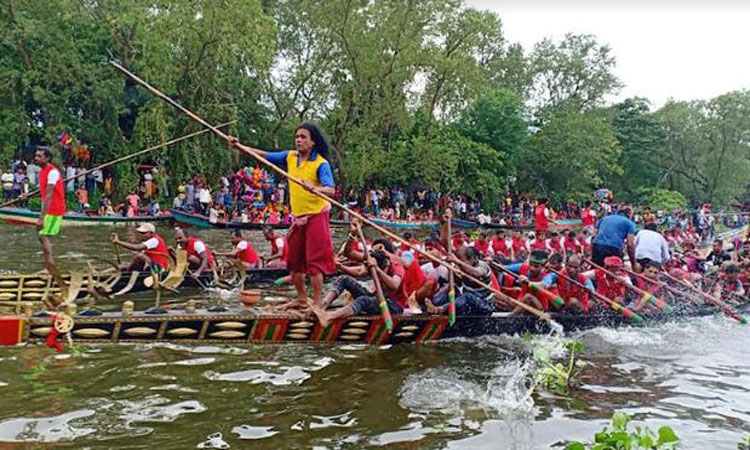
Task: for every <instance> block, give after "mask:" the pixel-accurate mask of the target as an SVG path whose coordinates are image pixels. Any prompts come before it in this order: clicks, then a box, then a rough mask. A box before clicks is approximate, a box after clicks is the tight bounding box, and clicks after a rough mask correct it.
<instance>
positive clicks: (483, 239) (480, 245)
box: [474, 231, 490, 258]
mask: <svg viewBox="0 0 750 450" xmlns="http://www.w3.org/2000/svg"><path fill="white" fill-rule="evenodd" d="M474 248H475V249H477V250H479V254H480V255H481V256H482V257H483V258H484V257H487V256H489V254H490V241H488V240H487V233H486V232H484V231H482V232H481V233H479V237H478V238H477V239H476V240H475V241H474Z"/></svg>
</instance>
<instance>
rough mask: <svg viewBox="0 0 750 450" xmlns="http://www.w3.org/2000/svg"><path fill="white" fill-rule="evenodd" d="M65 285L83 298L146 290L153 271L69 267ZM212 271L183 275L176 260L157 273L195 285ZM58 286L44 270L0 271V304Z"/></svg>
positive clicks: (234, 277)
mask: <svg viewBox="0 0 750 450" xmlns="http://www.w3.org/2000/svg"><path fill="white" fill-rule="evenodd" d="M288 274H289V272H288V271H287V270H286V269H272V268H260V269H248V270H247V271H246V272H245V274H244V276H243V275H241V274H239V273H236V272H234V273H226V274H222V275H221V277H220V278H219V281H220V285H221V286H224V287H238V286H241V285H242V286H245V285H256V284H264V283H269V284H270V283H273V282H274V281H276V280H277V279H279V278H282V277H285V276H287V275H288ZM62 279H63V280H64V282H65V284H66V287H67V290H68V292H67V300H70V301H75V300H83V299H86V298H89V297H94V298H114V297H120V296H123V295H125V294H133V293H138V292H146V291H151V290H153V289H154V279H153V274H152V273H151V272H149V271H133V272H131V271H119V270H116V269H115V268H107V269H103V270H102V269H95V268H93V267H92V268H90V269H89V270H88V271H71V272H68V273H64V274H62ZM214 281H216V280H215V279H214V274H213V273H212V272H204V273H203V274H201V276H200V277H198V279H197V280H196V279H194V278H192V277H189V276H185V269H184V266H183V267H181V266H180V265H179V264H177V265H175V266H174V267H173V270H172V271H170V272H169V273H166V274H164V275H162V276H160V277H159V280H158V282H159V283H160V284H161V285H162V286H166V287H167V288H169V289H171V290H174V289H177V288H198V287H203V286H211V285H213V284H214ZM59 295H60V287H59V286H58V285H57V283H56V282H55V280H54V279H53V278H52V276H51V275H50V274H49V273H47V272H46V271H42V272H37V273H33V274H4V275H0V306H5V307H9V306H10V307H12V306H18V307H19V308H20V303H21V302H41V301H44V300H45V299H47V298H50V297H54V296H59Z"/></svg>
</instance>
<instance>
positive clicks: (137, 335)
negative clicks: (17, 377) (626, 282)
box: [0, 307, 717, 345]
mask: <svg viewBox="0 0 750 450" xmlns="http://www.w3.org/2000/svg"><path fill="white" fill-rule="evenodd" d="M716 313H717V310H716V309H715V308H712V307H699V308H696V309H691V310H689V311H683V312H682V313H672V314H669V315H665V314H662V313H652V314H643V315H642V316H643V317H644V319H645V322H646V325H649V324H651V325H653V324H658V323H662V322H666V321H672V320H679V319H680V318H686V317H696V316H706V315H713V314H716ZM70 317H72V319H73V320H72V321H70V322H72V323H68V324H67V328H65V329H61V330H59V331H60V332H62V333H64V332H69V333H70V336H71V337H72V339H73V341H74V342H86V343H128V342H176V343H207V342H213V343H227V344H233V345H237V344H265V343H294V342H307V343H311V342H318V343H342V344H353V343H357V344H373V345H386V344H400V343H424V342H430V341H435V340H439V339H449V338H456V337H464V338H466V337H479V336H487V335H518V334H522V333H524V332H531V333H548V332H549V331H550V330H551V327H550V325H549V324H548V323H547V322H544V321H541V320H539V319H537V318H536V317H534V316H530V315H511V314H509V313H495V314H492V315H491V316H460V317H458V319H457V321H456V324H455V325H454V326H452V327H451V326H449V324H448V318H447V317H446V316H432V315H427V314H419V315H402V316H395V317H393V330H392V331H391V332H390V333H389V332H387V330H386V328H385V324H384V322H383V320H382V318H381V317H380V316H379V315H378V316H354V317H349V318H346V319H340V320H337V321H334V322H332V323H330V324H329V325H328V326H326V327H322V326H321V325H320V324H319V323H318V322H317V321H316V320H315V319H314V317H299V316H291V315H267V314H258V313H256V312H253V311H250V310H245V309H234V308H233V309H226V308H223V310H217V309H213V310H210V309H198V310H195V311H192V312H188V311H187V310H185V311H167V312H162V313H159V314H149V313H146V312H130V313H128V312H123V313H103V314H101V315H98V316H84V315H74V316H70ZM553 318H554V319H555V320H556V321H557V322H558V323H559V324H560V325H562V327H563V329H564V330H565V331H576V330H585V329H589V328H594V327H601V326H604V327H620V326H630V325H631V322H629V321H628V319H626V318H624V317H623V316H621V315H619V314H615V313H611V312H608V311H603V312H600V313H598V314H591V315H553ZM59 322H61V321H60V320H58V323H56V318H54V317H50V316H44V317H24V316H21V315H18V316H7V317H2V318H0V324H2V326H0V330H2V331H0V345H2V344H4V345H15V344H19V343H25V342H35V341H42V340H44V339H45V338H46V337H47V335H48V334H49V332H50V330H51V329H52V327H53V326H60V325H62V326H63V327H64V326H65V324H61V323H59ZM62 322H64V320H63V321H62ZM66 330H67V331H66Z"/></svg>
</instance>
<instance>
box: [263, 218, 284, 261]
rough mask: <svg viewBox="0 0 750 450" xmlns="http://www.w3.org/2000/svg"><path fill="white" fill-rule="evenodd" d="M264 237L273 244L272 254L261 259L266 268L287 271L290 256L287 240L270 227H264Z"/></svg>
mask: <svg viewBox="0 0 750 450" xmlns="http://www.w3.org/2000/svg"><path fill="white" fill-rule="evenodd" d="M263 237H264V238H266V240H267V241H268V242H269V243H270V244H271V253H270V254H269V255H268V256H263V257H262V258H261V259H262V260H263V261H264V262H265V266H266V267H274V268H278V269H286V260H287V256H288V254H289V248H288V246H287V245H286V239H284V237H283V236H281V235H278V234H276V233H275V232H274V231H273V228H271V227H269V226H265V227H263Z"/></svg>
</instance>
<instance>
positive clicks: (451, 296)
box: [448, 289, 456, 326]
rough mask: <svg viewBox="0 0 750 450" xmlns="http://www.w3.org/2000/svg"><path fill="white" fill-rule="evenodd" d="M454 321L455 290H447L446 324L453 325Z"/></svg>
mask: <svg viewBox="0 0 750 450" xmlns="http://www.w3.org/2000/svg"><path fill="white" fill-rule="evenodd" d="M454 323H456V291H454V290H453V289H451V290H450V291H448V324H450V326H453V324H454Z"/></svg>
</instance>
